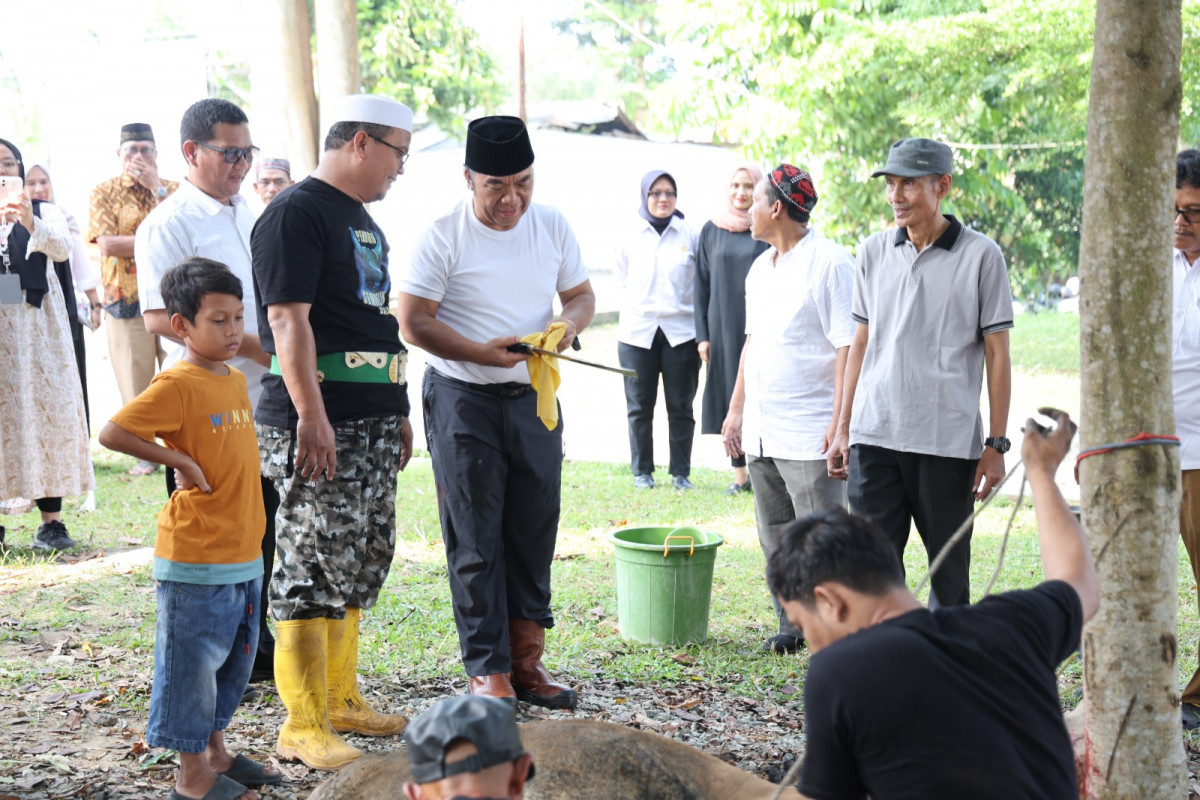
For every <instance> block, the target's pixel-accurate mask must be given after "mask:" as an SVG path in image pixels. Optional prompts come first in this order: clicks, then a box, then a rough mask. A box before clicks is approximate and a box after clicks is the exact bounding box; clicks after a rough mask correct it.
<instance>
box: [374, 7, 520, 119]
mask: <svg viewBox="0 0 1200 800" xmlns="http://www.w3.org/2000/svg"><path fill="white" fill-rule="evenodd" d="M358 21H359V28H360V35H359V53H360V55H361V59H362V66H363V85H364V87H365V88H366V90H367V91H371V92H378V93H380V94H385V95H388V96H390V97H394V98H396V99H397V100H399V101H401V102H403V103H407V104H408V105H410V106H412V109H413V111H414V112H415V113H416V114H417V117H418V119H419V118H421V117H428V118H429V119H430V120H432V121H433V122H435V123H437V125H438V126H439V127H441V128H442V129H443V130H448V131H461V130H462V129H463V128H465V122H464V118H465V116H466V115H467V114H468V113H469V112H472V111H476V110H480V109H482V110H490V109H492V108H494V107H495V106H496V105H497V104H499V102H500V101H501V100H502V99H503V97H504V94H505V92H504V89H503V87H502V86H501V84H500V81H499V79H498V78H497V77H496V76H497V72H498V71H497V67H496V63H495V61H494V60H493V58H492V56H491V54H490V53H488V51H487V50H486V49H485V48H484V47H483V45H482V44H480V42H479V36H478V34H476V32H475V31H474V29H472V28H469V27H467V26H466V25H464V24H463V22H462V20H460V19H459V17H458V11H457V9H456V8H455V4H454V2H452V0H358Z"/></svg>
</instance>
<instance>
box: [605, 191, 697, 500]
mask: <svg viewBox="0 0 1200 800" xmlns="http://www.w3.org/2000/svg"><path fill="white" fill-rule="evenodd" d="M677 196H678V195H677V189H676V185H675V179H674V178H673V177H671V175H670V174H668V173H666V172H663V171H662V170H654V171H651V172H648V173H646V176H645V177H643V178H642V186H641V192H640V194H639V205H638V216H639V217H640V219H639V220H638V222H637V223H636V225H635V227H634V230H633V231H632V232H631V233H630V235H629V236H627V237H626V238H625V241H624V242H623V243H622V244H621V246H620V249H619V251H618V253H617V268H616V279H617V285H618V286H619V287H620V288H621V292H622V302H621V312H620V318H619V323H618V334H617V339H618V344H617V350H618V353H619V355H620V360H621V366H623V367H626V368H627V369H632V370H634V371H636V372H637V377H636V378H626V379H625V403H626V406H627V408H628V412H629V451H630V465H631V466H632V468H633V485H634V486H635V487H636V488H638V489H652V488H654V476H653V473H654V435H653V434H654V406H655V404H656V403H657V402H658V380H659V376H660V375H661V376H662V384H663V396H664V398H665V399H666V403H667V422H668V430H669V441H670V464H669V469H670V473H671V483H672V486H674V488H676V489H679V490H687V489H691V488H692V483H691V481H690V480H688V475H689V474H690V473H691V468H692V437H693V434H694V433H695V429H696V420H695V417H693V415H692V402H693V401H694V400H695V399H696V385H697V383H698V381H699V378H700V355H699V353H698V352H697V350H696V319H695V312H694V311H693V309H692V294H693V288H694V284H695V277H696V234H695V233H694V232H693V231H692V229H691V227H690V226H688V225H687V224H686V223H685V222H684V221H683V214H682V213H681V212H680V211H678V210H677V209H676V208H675V202H676V198H677Z"/></svg>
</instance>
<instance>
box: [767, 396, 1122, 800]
mask: <svg viewBox="0 0 1200 800" xmlns="http://www.w3.org/2000/svg"><path fill="white" fill-rule="evenodd" d="M1041 413H1043V414H1046V415H1047V416H1050V417H1053V418H1054V419H1055V421H1056V423H1057V425H1056V426H1055V428H1054V429H1053V430H1051V431H1048V430H1047V429H1045V428H1042V427H1040V426H1038V425H1037V423H1035V422H1034V421H1033V420H1032V419H1031V420H1028V421H1027V422H1026V423H1025V430H1026V434H1025V441H1024V444H1023V446H1022V450H1021V457H1022V459H1023V460H1024V463H1025V474H1026V476H1027V478H1028V480H1029V483H1030V486H1031V487H1032V490H1033V497H1034V508H1035V510H1036V512H1037V524H1038V537H1039V539H1040V541H1041V548H1042V567H1043V571H1044V574H1045V577H1046V582H1045V583H1042V584H1040V585H1039V586H1037V587H1036V588H1034V589H1030V590H1027V591H1015V592H1007V593H1004V594H1000V595H995V596H993V597H988V598H985V599H984V600H982V601H980V602H979V603H978V604H977V605H973V606H957V607H951V608H941V609H938V610H936V611H930V610H928V609H926V608H925V607H923V606H922V605H921V603H920V601H919V600H917V598H916V597H915V596H914V595H913V594H912V592H910V591H909V590H908V588H907V586H906V585H905V583H904V573H903V571H902V570H901V568H900V561H899V557H898V556H897V555H896V551H895V549H894V548H893V547H892V546H891V545H890V544H889V543H888V540H887V539H886V538H885V537H884V535H883V533H882V532H881V531H880V530H879V529H878V528H877V527H876V526H875V524H874V523H872V522H870V521H869V520H868V519H866V518H865V517H860V516H857V515H853V514H849V513H847V512H846V511H845V510H843V509H835V510H829V511H822V512H819V513H816V514H812V515H809V516H807V517H804V518H803V519H800V520H797V521H796V522H794V523H793V524H792V525H791V527H789V528H788V529H787V530H786V531H785V532H784V534H783V538H782V539H781V541H780V544H779V547H778V548H777V549H776V550H775V552H774V553H773V554H772V555H771V558H770V561H769V562H768V565H767V579H768V581H769V583H770V585H771V591H772V592H774V593H775V594H776V595H777V596H778V598H779V601H780V603H781V605H782V606H783V607H784V610H785V611H786V613H787V614H788V618H789V619H790V620H791V621H792V623H793V624H795V625H796V626H797V627H799V628H800V629H802V630H803V631H804V636H805V638H806V639H807V640H808V644H809V647H810V648H811V649H812V651H813V653H814V655H813V658H812V662H811V664H810V667H809V671H808V676H807V679H806V681H805V685H804V719H805V728H806V733H807V741H808V751H807V753H806V754H805V759H804V766H803V769H802V770H801V772H800V779H799V782H798V788H799V789H800V792H801V793H802V794H804V795H805V796H806V797H811V798H814V800H832V799H833V798H861V797H863V796H865V795H870V796H871V797H872V798H874V800H891V799H893V798H923V799H924V800H928V798H963V797H970V798H975V800H979V799H980V798H997V800H999V798H1013V797H1025V798H1033V797H1039V798H1064V800H1065V798H1072V799H1073V798H1075V797H1077V796H1078V789H1077V780H1076V776H1075V761H1074V757H1073V755H1072V750H1071V742H1070V739H1069V738H1068V735H1067V730H1066V726H1065V725H1064V723H1063V718H1062V712H1061V710H1060V708H1059V701H1058V690H1057V684H1056V680H1055V674H1054V673H1055V669H1056V667H1057V666H1058V664H1059V663H1060V662H1061V661H1062V660H1063V659H1064V658H1066V657H1067V656H1068V655H1069V654H1070V653H1071V652H1072V651H1074V650H1075V649H1076V648H1077V647H1078V646H1079V637H1080V631H1081V629H1082V627H1083V624H1084V623H1085V622H1087V621H1088V620H1089V619H1091V618H1092V616H1093V615H1094V614H1095V613H1096V610H1097V608H1098V607H1099V604H1100V592H1099V586H1098V582H1097V579H1096V570H1095V566H1094V564H1093V563H1092V554H1091V549H1090V548H1089V546H1088V544H1087V542H1086V540H1085V539H1084V537H1083V533H1082V531H1081V530H1080V528H1079V524H1078V523H1077V522H1076V521H1075V518H1074V516H1072V514H1071V512H1070V510H1069V509H1068V508H1067V504H1066V502H1065V501H1064V500H1063V497H1062V494H1061V493H1060V492H1059V490H1058V487H1057V486H1056V485H1055V483H1054V473H1055V470H1056V469H1057V467H1058V465H1059V463H1060V462H1061V461H1062V459H1063V457H1064V456H1065V455H1066V453H1067V451H1068V449H1069V448H1070V445H1071V438H1072V436H1073V435H1074V432H1075V425H1074V423H1072V422H1071V419H1070V417H1068V416H1067V414H1066V413H1065V412H1062V411H1058V410H1056V409H1042V410H1041Z"/></svg>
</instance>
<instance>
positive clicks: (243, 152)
mask: <svg viewBox="0 0 1200 800" xmlns="http://www.w3.org/2000/svg"><path fill="white" fill-rule="evenodd" d="M192 141H193V142H196V140H195V139H193V140H192ZM196 144H198V145H200V146H201V147H204V148H207V149H209V150H215V151H216V152H218V153H220V154H221V155H222V156H224V157H225V163H226V164H236V163H237V162H238V161H240V160H242V159H243V158H244V159H246V163H247V164H253V163H254V157H255V156H256V155H258V148H257V147H254V146H250V147H216V146H214V145H211V144H205V143H204V142H196Z"/></svg>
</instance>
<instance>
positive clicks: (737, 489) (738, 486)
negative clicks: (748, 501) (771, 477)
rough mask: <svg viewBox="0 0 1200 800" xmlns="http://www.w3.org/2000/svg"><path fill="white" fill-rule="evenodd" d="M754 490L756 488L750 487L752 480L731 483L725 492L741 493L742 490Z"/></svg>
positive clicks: (730, 493) (729, 493) (731, 493)
mask: <svg viewBox="0 0 1200 800" xmlns="http://www.w3.org/2000/svg"><path fill="white" fill-rule="evenodd" d="M753 491H754V490H753V489H751V488H750V481H746V482H745V483H731V484H729V488H728V489H726V490H725V494H728V495H735V494H741V493H742V492H753Z"/></svg>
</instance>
